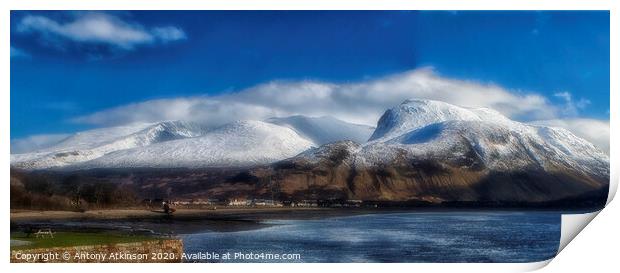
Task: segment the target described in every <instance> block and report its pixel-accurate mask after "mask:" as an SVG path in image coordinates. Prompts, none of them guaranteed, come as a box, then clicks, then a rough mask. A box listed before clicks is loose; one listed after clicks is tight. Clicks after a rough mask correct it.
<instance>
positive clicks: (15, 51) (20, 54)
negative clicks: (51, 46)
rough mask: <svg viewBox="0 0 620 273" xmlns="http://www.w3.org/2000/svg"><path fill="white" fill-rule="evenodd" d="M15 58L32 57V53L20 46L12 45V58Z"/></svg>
mask: <svg viewBox="0 0 620 273" xmlns="http://www.w3.org/2000/svg"><path fill="white" fill-rule="evenodd" d="M13 58H30V54H28V53H26V52H25V51H23V50H21V49H19V48H15V47H13V46H11V59H13Z"/></svg>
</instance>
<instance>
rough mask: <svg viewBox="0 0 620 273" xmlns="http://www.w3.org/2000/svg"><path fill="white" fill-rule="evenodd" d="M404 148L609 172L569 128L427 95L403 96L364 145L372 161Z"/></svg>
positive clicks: (412, 153)
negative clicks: (419, 97) (521, 119)
mask: <svg viewBox="0 0 620 273" xmlns="http://www.w3.org/2000/svg"><path fill="white" fill-rule="evenodd" d="M388 151H392V152H388ZM396 151H398V152H396ZM402 152H405V154H406V155H407V156H408V157H412V158H413V157H416V158H421V157H438V159H441V160H459V158H464V157H471V156H472V155H468V154H467V153H473V155H474V156H475V157H476V158H477V160H479V161H480V162H479V163H481V164H483V165H484V167H485V168H488V169H492V170H499V169H504V170H508V169H522V168H531V167H537V168H542V169H550V168H569V169H572V170H578V171H581V172H586V173H589V174H600V173H604V172H609V158H608V156H607V155H606V154H605V153H603V152H602V151H600V150H598V149H597V148H596V147H595V146H594V145H592V144H591V143H589V142H588V141H586V140H584V139H581V138H579V137H577V136H575V135H574V134H572V133H570V132H569V131H568V130H565V129H561V128H554V127H547V126H535V125H529V124H525V123H520V122H516V121H512V120H510V119H508V118H507V117H505V116H503V115H501V114H500V113H499V112H496V111H494V110H491V109H487V108H479V109H469V108H463V107H459V106H456V105H451V104H447V103H444V102H439V101H429V100H407V101H405V102H403V103H402V104H401V105H399V106H397V107H394V108H392V109H389V110H388V111H386V112H385V114H384V115H383V116H382V117H381V119H380V120H379V123H378V124H377V130H376V131H375V133H374V134H373V136H372V137H371V141H370V142H369V143H368V144H366V145H365V148H364V150H363V154H364V155H365V156H364V158H365V160H366V161H370V162H373V161H377V160H378V161H386V160H387V161H390V160H393V159H394V157H396V156H397V155H396V154H397V153H400V154H399V155H398V156H402ZM367 163H368V162H367ZM375 163H376V162H375Z"/></svg>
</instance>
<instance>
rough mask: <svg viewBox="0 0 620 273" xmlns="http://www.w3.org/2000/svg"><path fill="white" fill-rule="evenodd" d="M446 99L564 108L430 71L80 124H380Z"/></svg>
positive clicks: (147, 109)
mask: <svg viewBox="0 0 620 273" xmlns="http://www.w3.org/2000/svg"><path fill="white" fill-rule="evenodd" d="M409 98H421V99H434V100H441V101H445V102H448V103H452V104H456V105H461V106H468V107H489V108H493V109H496V110H498V111H500V112H502V113H503V114H505V115H507V116H509V117H512V118H515V119H519V120H526V121H529V120H540V119H553V118H556V117H558V116H559V114H560V113H561V109H560V108H558V107H557V106H555V105H552V104H551V103H550V102H549V101H548V100H547V99H546V98H545V97H543V96H541V95H538V94H534V93H522V92H515V91H509V90H506V89H504V88H501V87H499V86H496V85H493V84H482V83H478V82H474V81H463V80H455V79H449V78H445V77H441V76H439V75H437V74H436V73H435V72H433V70H432V69H430V68H423V69H417V70H413V71H409V72H405V73H401V74H396V75H392V76H387V77H383V78H379V79H375V80H368V81H362V82H354V83H344V84H336V83H328V82H318V81H289V82H283V81H273V82H269V83H265V84H261V85H257V86H254V87H251V88H247V89H244V90H240V91H238V92H234V93H227V94H224V95H219V96H200V97H182V98H174V99H161V100H151V101H145V102H140V103H134V104H130V105H124V106H120V107H116V108H112V109H107V110H104V111H101V112H96V113H93V114H90V115H87V116H82V117H77V118H75V119H74V121H75V122H79V123H87V124H95V125H102V126H104V125H105V126H107V125H119V124H125V123H130V122H154V121H160V120H175V119H183V120H192V121H199V122H204V123H206V124H208V125H216V124H222V123H226V122H229V121H232V120H235V119H247V118H251V119H263V118H267V117H271V116H285V115H293V114H302V115H308V116H323V115H331V116H334V117H336V118H339V119H342V120H345V121H349V122H355V123H361V124H368V125H375V124H376V122H377V120H378V119H379V117H380V116H381V114H383V112H384V111H385V110H386V109H387V108H390V107H393V106H396V105H398V104H400V103H401V102H402V101H404V100H405V99H409Z"/></svg>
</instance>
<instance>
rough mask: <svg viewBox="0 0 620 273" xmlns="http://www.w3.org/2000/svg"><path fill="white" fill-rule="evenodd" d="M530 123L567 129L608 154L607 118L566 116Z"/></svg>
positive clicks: (608, 130)
mask: <svg viewBox="0 0 620 273" xmlns="http://www.w3.org/2000/svg"><path fill="white" fill-rule="evenodd" d="M532 123H533V124H538V125H545V126H553V127H560V128H564V129H567V130H569V131H571V132H572V133H573V134H575V135H576V136H578V137H581V138H583V139H585V140H588V141H590V142H591V143H592V144H594V145H595V146H596V147H598V148H599V149H601V150H602V151H604V152H605V153H607V154H609V132H610V129H609V120H597V119H585V118H572V119H571V118H568V119H554V120H541V121H534V122H532Z"/></svg>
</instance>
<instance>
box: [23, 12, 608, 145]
mask: <svg viewBox="0 0 620 273" xmlns="http://www.w3.org/2000/svg"><path fill="white" fill-rule="evenodd" d="M395 75H396V76H395ZM412 79H413V80H412ZM274 81H275V82H276V83H278V84H276V85H275V87H273V86H267V87H269V88H276V87H277V88H278V92H280V89H282V88H284V89H285V91H284V92H289V93H291V94H296V92H301V93H299V94H302V93H303V92H305V91H299V90H310V89H312V90H313V91H312V92H322V91H320V90H319V89H320V87H321V86H322V85H321V86H317V85H311V86H310V85H308V83H320V84H324V85H325V86H327V87H329V88H333V86H332V85H338V86H342V85H344V86H345V87H339V88H340V89H343V90H351V89H355V88H357V87H359V86H360V85H361V86H371V87H372V86H377V84H376V83H385V82H390V84H395V83H394V82H399V83H401V84H400V85H397V86H396V87H394V86H392V85H389V86H390V87H391V88H395V89H398V90H400V89H399V88H405V89H406V88H407V87H406V83H409V82H411V81H414V82H415V83H416V84H420V86H422V87H424V86H426V85H425V84H424V83H426V82H433V84H437V86H440V85H441V84H443V83H444V82H447V83H451V84H453V85H449V86H456V87H455V88H454V91H445V90H444V91H441V92H439V91H432V92H436V93H437V94H442V95H438V99H442V98H448V100H449V99H450V98H452V99H454V98H459V97H458V96H456V95H454V96H451V95H450V94H448V95H446V94H444V93H445V92H455V93H458V92H463V93H462V94H469V93H466V92H470V91H467V90H465V91H461V90H460V89H459V88H458V86H460V85H463V84H459V83H473V84H476V85H473V86H470V87H471V88H470V89H472V88H474V89H475V87H476V86H480V88H482V89H484V88H496V89H499V91H497V90H496V91H497V92H499V93H498V94H500V95H497V97H498V99H496V100H493V101H491V100H490V99H489V101H488V102H487V101H485V99H482V100H481V101H480V103H479V104H480V106H490V107H494V108H501V109H496V110H500V111H502V112H503V113H504V114H506V115H508V116H511V117H512V118H515V119H520V120H525V121H530V120H539V119H549V120H569V119H576V118H588V119H593V120H599V121H608V119H609V13H608V12H606V11H598V12H597V11H583V12H582V11H558V12H535V11H518V12H508V11H500V12H498V11H480V12H462V11H459V12H447V11H436V12H434V11H422V12H416V11H412V12H405V11H366V12H346V11H306V12H304V11H294V12H293V11H288V12H287V11H277V12H271V11H260V12H258V11H256V12H254V11H204V12H203V11H142V12H129V11H120V12H119V11H115V12H63V11H45V12H44V11H13V12H12V13H11V138H12V139H16V138H23V137H26V136H30V135H35V134H56V133H71V132H75V131H78V130H84V129H88V128H94V127H99V126H109V125H118V124H123V123H125V122H134V121H153V120H151V119H168V118H177V117H180V118H183V117H184V116H183V114H181V113H193V112H191V111H189V112H188V111H187V109H184V108H183V109H181V108H175V107H182V106H179V105H187V104H188V103H189V102H192V103H193V102H194V101H195V98H201V99H204V97H215V98H221V97H222V96H224V97H226V96H230V94H235V93H238V94H240V95H238V96H237V97H234V99H233V100H239V101H245V102H248V101H251V100H261V99H265V98H264V97H261V98H254V97H251V94H257V93H260V94H263V93H261V92H266V91H264V90H263V89H265V88H266V87H265V85H260V84H264V83H269V82H274ZM455 81H456V82H455ZM304 84H305V85H304ZM373 84H374V85H373ZM257 85H258V87H257ZM309 86H310V87H309ZM403 86H404V87H403ZM441 86H445V85H441ZM327 87H325V88H327ZM414 87H415V84H414V85H413V86H412V87H411V88H414ZM261 88H262V89H261ZM369 88H370V87H369ZM340 89H339V90H340ZM405 89H403V90H405ZM256 90H258V91H256ZM316 90H319V91H316ZM355 90H357V89H355ZM368 90H374V91H372V92H375V93H377V94H374V93H373V94H370V95H369V94H367V93H366V97H367V98H369V97H372V96H374V95H377V96H378V98H379V99H378V100H380V99H381V95H380V93H381V92H384V91H382V90H384V89H372V88H370V89H368ZM432 90H435V89H432ZM405 91H406V90H405ZM405 91H403V92H405ZM253 92H254V93H253ZM308 92H310V91H308ZM330 92H331V91H330ZM342 92H344V93H346V92H347V91H342ZM385 92H387V93H386V94H388V93H389V92H390V91H389V90H388V91H385ZM399 92H400V91H399ZM403 92H400V93H398V95H399V96H403V95H402V94H405V95H404V96H407V95H406V94H407V93H403ZM471 92H474V93H475V91H471ZM488 92H490V93H489V94H496V93H493V92H495V91H492V90H489V91H488ZM336 93H337V92H336ZM390 94H391V93H390ZM416 94H419V93H416V92H413V91H412V93H411V96H415V95H416ZM457 95H458V94H457ZM513 95H514V96H513ZM218 96H219V97H218ZM386 96H387V95H386ZM338 97H342V96H340V95H338ZM461 97H463V96H461ZM470 97H471V96H470ZM482 97H483V98H484V97H493V96H482ZM430 98H434V97H433V96H431V97H430ZM398 99H401V97H398ZM541 100H543V101H542V102H541ZM265 101H267V100H266V99H265ZM334 101H336V100H335V99H334V100H331V101H330V103H333V102H334ZM452 102H453V103H454V102H456V103H458V101H452ZM160 103H161V104H160ZM278 103H280V102H278ZM285 103H287V102H282V103H281V104H285ZM339 103H340V104H333V105H337V106H336V107H340V106H342V105H345V104H346V105H348V104H350V103H347V102H346V101H344V100H343V101H339ZM389 103H390V104H388V102H386V103H385V105H381V107H388V106H389V105H391V104H392V103H393V101H391V100H390V101H389ZM462 104H465V105H466V106H467V105H470V104H472V105H475V104H477V102H476V101H466V100H463V103H462ZM507 104H511V105H517V106H514V107H515V109H512V110H505V109H503V108H504V107H502V106H505V105H507ZM518 104H528V105H533V106H532V107H530V108H535V107H538V108H541V109H540V111H539V110H536V109H530V108H527V107H525V106H522V105H521V106H518ZM136 105H137V106H136ZM162 105H163V106H162ZM167 105H170V109H167V107H166V106H167ZM198 105H204V103H202V104H198ZM291 105H292V104H291ZM325 105H328V104H325ZM329 105H331V106H330V107H331V108H333V105H332V104H329ZM280 106H282V105H280V104H277V105H276V104H273V105H272V104H269V102H265V103H263V104H261V107H263V108H264V107H267V108H269V107H274V109H275V107H280ZM323 106H324V105H322V106H321V107H323ZM149 107H150V108H149ZM162 107H163V108H166V109H162ZM191 107H192V109H194V108H196V107H198V106H196V105H194V104H192V106H191ZM283 107H284V106H283ZM381 107H378V108H377V109H380V108H381ZM289 108H293V107H292V106H291V107H289ZM289 108H282V109H289ZM328 108H329V107H327V106H325V108H321V109H328ZM331 108H329V109H331ZM526 108H527V109H526ZM544 108H547V109H544ZM208 109H210V108H208ZM218 109H219V108H218ZM244 109H247V107H246V108H244ZM278 109H280V108H278ZM351 109H353V107H352V108H351ZM549 109H552V110H549ZM159 110H162V111H163V112H165V113H166V114H165V115H164V114H161V113H159ZM263 110H264V109H263ZM547 110H549V111H547ZM261 111H262V110H261ZM300 111H301V110H300ZM352 111H353V110H352ZM545 111H546V112H545ZM543 112H544V113H543ZM278 113H292V114H295V113H293V112H292V111H289V110H286V111H284V110H282V111H279V112H278ZM303 113H305V112H302V114H303ZM309 113H311V114H331V112H329V111H328V110H325V111H324V112H320V113H319V112H316V111H315V112H312V111H310V112H309ZM351 113H352V114H349V115H348V114H347V113H341V112H338V113H335V116H337V117H339V118H343V119H345V120H346V119H349V120H351V121H356V122H358V121H359V122H362V121H364V119H363V118H360V119H359V120H358V119H355V118H354V117H351V116H352V115H354V114H355V113H358V112H355V111H353V112H351ZM362 113H363V112H362ZM160 114H161V115H160ZM205 115H208V113H207V114H205ZM358 115H359V114H358ZM191 116H195V115H193V114H192V115H191ZM375 116H376V114H374V112H373V115H371V116H370V117H368V120H371V121H372V120H373V119H374V117H375ZM111 117H113V118H111Z"/></svg>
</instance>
